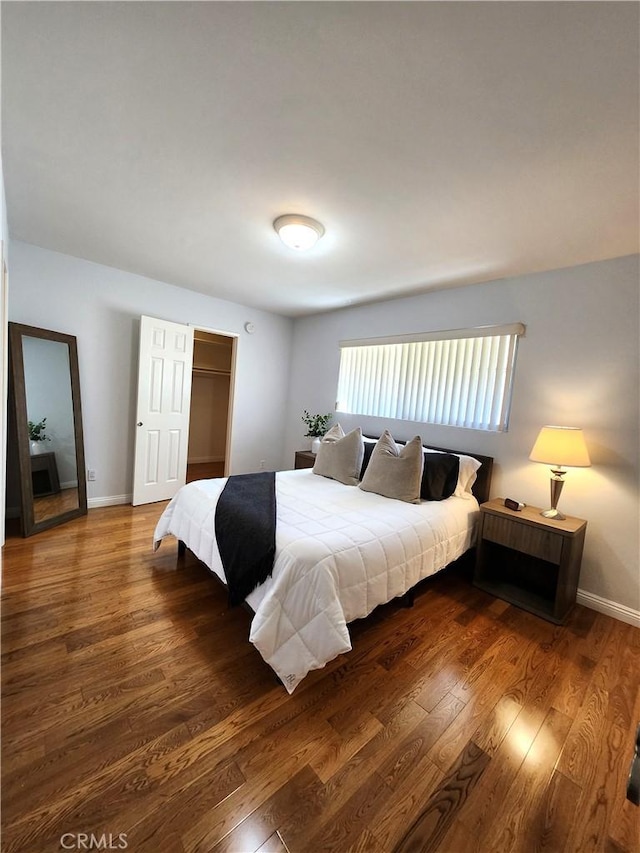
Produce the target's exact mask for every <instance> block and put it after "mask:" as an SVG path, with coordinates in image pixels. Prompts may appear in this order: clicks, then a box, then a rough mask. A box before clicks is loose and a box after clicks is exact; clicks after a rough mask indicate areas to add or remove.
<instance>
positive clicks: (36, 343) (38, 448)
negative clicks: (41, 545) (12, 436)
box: [22, 335, 79, 523]
mask: <svg viewBox="0 0 640 853" xmlns="http://www.w3.org/2000/svg"><path fill="white" fill-rule="evenodd" d="M22 360H23V365H24V388H25V396H26V399H27V421H28V425H29V439H30V443H29V451H30V455H31V479H32V484H33V517H34V521H35V522H36V523H37V522H39V521H44V520H45V519H47V518H51V517H52V516H54V515H60V514H61V513H63V512H66V511H67V510H71V509H77V508H78V506H79V503H78V466H77V463H76V443H75V436H74V428H73V402H72V395H71V370H70V363H69V345H68V344H66V343H62V342H61V341H49V340H46V339H44V338H33V337H30V336H29V335H23V336H22Z"/></svg>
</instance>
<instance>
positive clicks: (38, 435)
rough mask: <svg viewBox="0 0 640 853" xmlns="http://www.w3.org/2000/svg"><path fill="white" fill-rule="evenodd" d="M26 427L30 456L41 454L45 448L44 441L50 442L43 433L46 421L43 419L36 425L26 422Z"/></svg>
mask: <svg viewBox="0 0 640 853" xmlns="http://www.w3.org/2000/svg"><path fill="white" fill-rule="evenodd" d="M27 426H28V427H29V442H30V444H31V453H32V455H36V454H38V453H43V452H44V448H45V444H44V443H45V441H51V439H50V438H49V436H48V435H47V434H46V433H45V429H46V426H47V419H46V418H43V419H42V420H41V421H38V422H37V423H34V422H33V421H27Z"/></svg>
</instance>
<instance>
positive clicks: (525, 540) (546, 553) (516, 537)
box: [482, 513, 563, 564]
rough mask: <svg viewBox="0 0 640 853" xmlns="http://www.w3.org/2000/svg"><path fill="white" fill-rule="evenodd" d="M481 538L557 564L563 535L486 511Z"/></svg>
mask: <svg viewBox="0 0 640 853" xmlns="http://www.w3.org/2000/svg"><path fill="white" fill-rule="evenodd" d="M482 538H483V539H488V540H489V541H490V542H497V543H498V544H499V545H505V546H506V547H507V548H515V549H517V550H518V551H520V552H521V553H523V554H530V555H531V556H532V557H538V558H539V559H541V560H547V561H548V562H549V563H556V564H559V563H560V559H561V556H562V542H563V537H562V536H561V535H560V534H559V533H554V532H553V531H551V530H543V529H541V528H540V527H533V526H532V525H530V524H522V523H518V522H517V521H516V520H514V519H513V518H512V517H511V518H500V517H498V516H496V515H490V514H489V513H486V514H485V516H484V524H483V526H482Z"/></svg>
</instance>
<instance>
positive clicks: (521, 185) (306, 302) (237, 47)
mask: <svg viewBox="0 0 640 853" xmlns="http://www.w3.org/2000/svg"><path fill="white" fill-rule="evenodd" d="M639 10H640V6H639V5H638V4H637V3H610V2H602V3H598V2H593V3H592V2H585V3H582V2H572V3H555V2H542V3H526V2H525V3H518V2H516V3H511V2H506V3H493V2H488V3H483V2H471V3H464V2H462V3H454V2H450V3H447V2H444V3H430V2H407V3H404V2H373V3H368V2H353V3H351V2H338V3H331V2H326V3H325V2H317V3H316V2H305V3H295V2H294V3H288V2H284V3H277V2H269V3H262V2H257V3H252V2H230V3H229V2H221V3H215V2H196V3H190V2H178V3H164V2H158V3H156V2H141V3H136V2H121V3H116V2H105V3H96V2H87V3H84V2H69V3H57V2H48V3H22V2H9V3H7V2H5V3H3V4H2V31H3V33H2V34H3V40H2V100H3V167H4V173H5V185H6V195H7V206H8V216H9V232H10V235H11V237H12V238H16V239H20V240H24V241H27V242H30V243H35V244H37V245H39V246H43V247H45V248H49V249H53V250H56V251H60V252H65V253H68V254H71V255H75V256H78V257H81V258H87V259H89V260H92V261H97V262H99V263H102V264H107V265H109V266H113V267H117V268H120V269H123V270H128V271H132V272H136V273H141V274H143V275H146V276H150V277H152V278H156V279H159V280H161V281H167V282H171V283H173V284H177V285H180V286H182V287H187V288H190V289H192V290H197V291H201V292H203V293H209V294H212V295H215V296H219V297H222V298H225V299H231V300H233V301H236V302H240V303H244V304H246V305H251V306H254V307H258V308H265V309H269V310H273V311H277V312H279V313H282V314H289V315H298V314H305V313H312V312H314V311H321V310H326V309H330V308H334V307H340V306H344V305H348V304H356V303H359V302H364V301H372V300H376V299H383V298H389V297H392V296H399V295H403V294H407V293H413V292H423V291H426V290H428V289H430V288H443V287H450V286H454V285H461V284H468V283H474V282H480V281H487V280H491V279H496V278H502V277H505V276H513V275H518V274H522V273H527V272H533V271H539V270H545V269H554V268H558V267H565V266H571V265H574V264H580V263H585V262H589V261H594V260H600V259H604V258H611V257H616V256H621V255H626V254H631V253H634V252H637V251H638V230H639V223H638V145H639V137H638V109H639V107H638V97H639V95H638V76H639V74H638V68H639V65H638V63H639V59H638V18H639ZM285 213H303V214H306V215H309V216H312V217H315V218H316V219H319V220H320V221H321V222H322V223H323V224H324V226H325V228H326V234H325V236H324V238H323V239H322V240H321V241H320V242H319V243H318V244H317V246H316V248H315V249H313V250H312V251H311V252H310V253H308V254H306V255H300V254H296V253H294V252H292V251H291V250H288V249H286V248H285V247H284V246H283V245H282V244H281V243H280V242H279V240H278V238H277V236H276V234H275V232H274V231H273V229H272V222H273V220H274V219H275V218H276V217H277V216H279V215H280V214H285Z"/></svg>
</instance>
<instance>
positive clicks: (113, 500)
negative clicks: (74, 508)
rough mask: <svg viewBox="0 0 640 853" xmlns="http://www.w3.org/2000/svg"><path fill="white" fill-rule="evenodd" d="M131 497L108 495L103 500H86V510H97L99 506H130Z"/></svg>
mask: <svg viewBox="0 0 640 853" xmlns="http://www.w3.org/2000/svg"><path fill="white" fill-rule="evenodd" d="M132 498H133V495H110V496H108V497H105V498H88V500H87V507H88V509H98V508H99V507H101V506H120V504H130V503H131V500H132Z"/></svg>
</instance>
